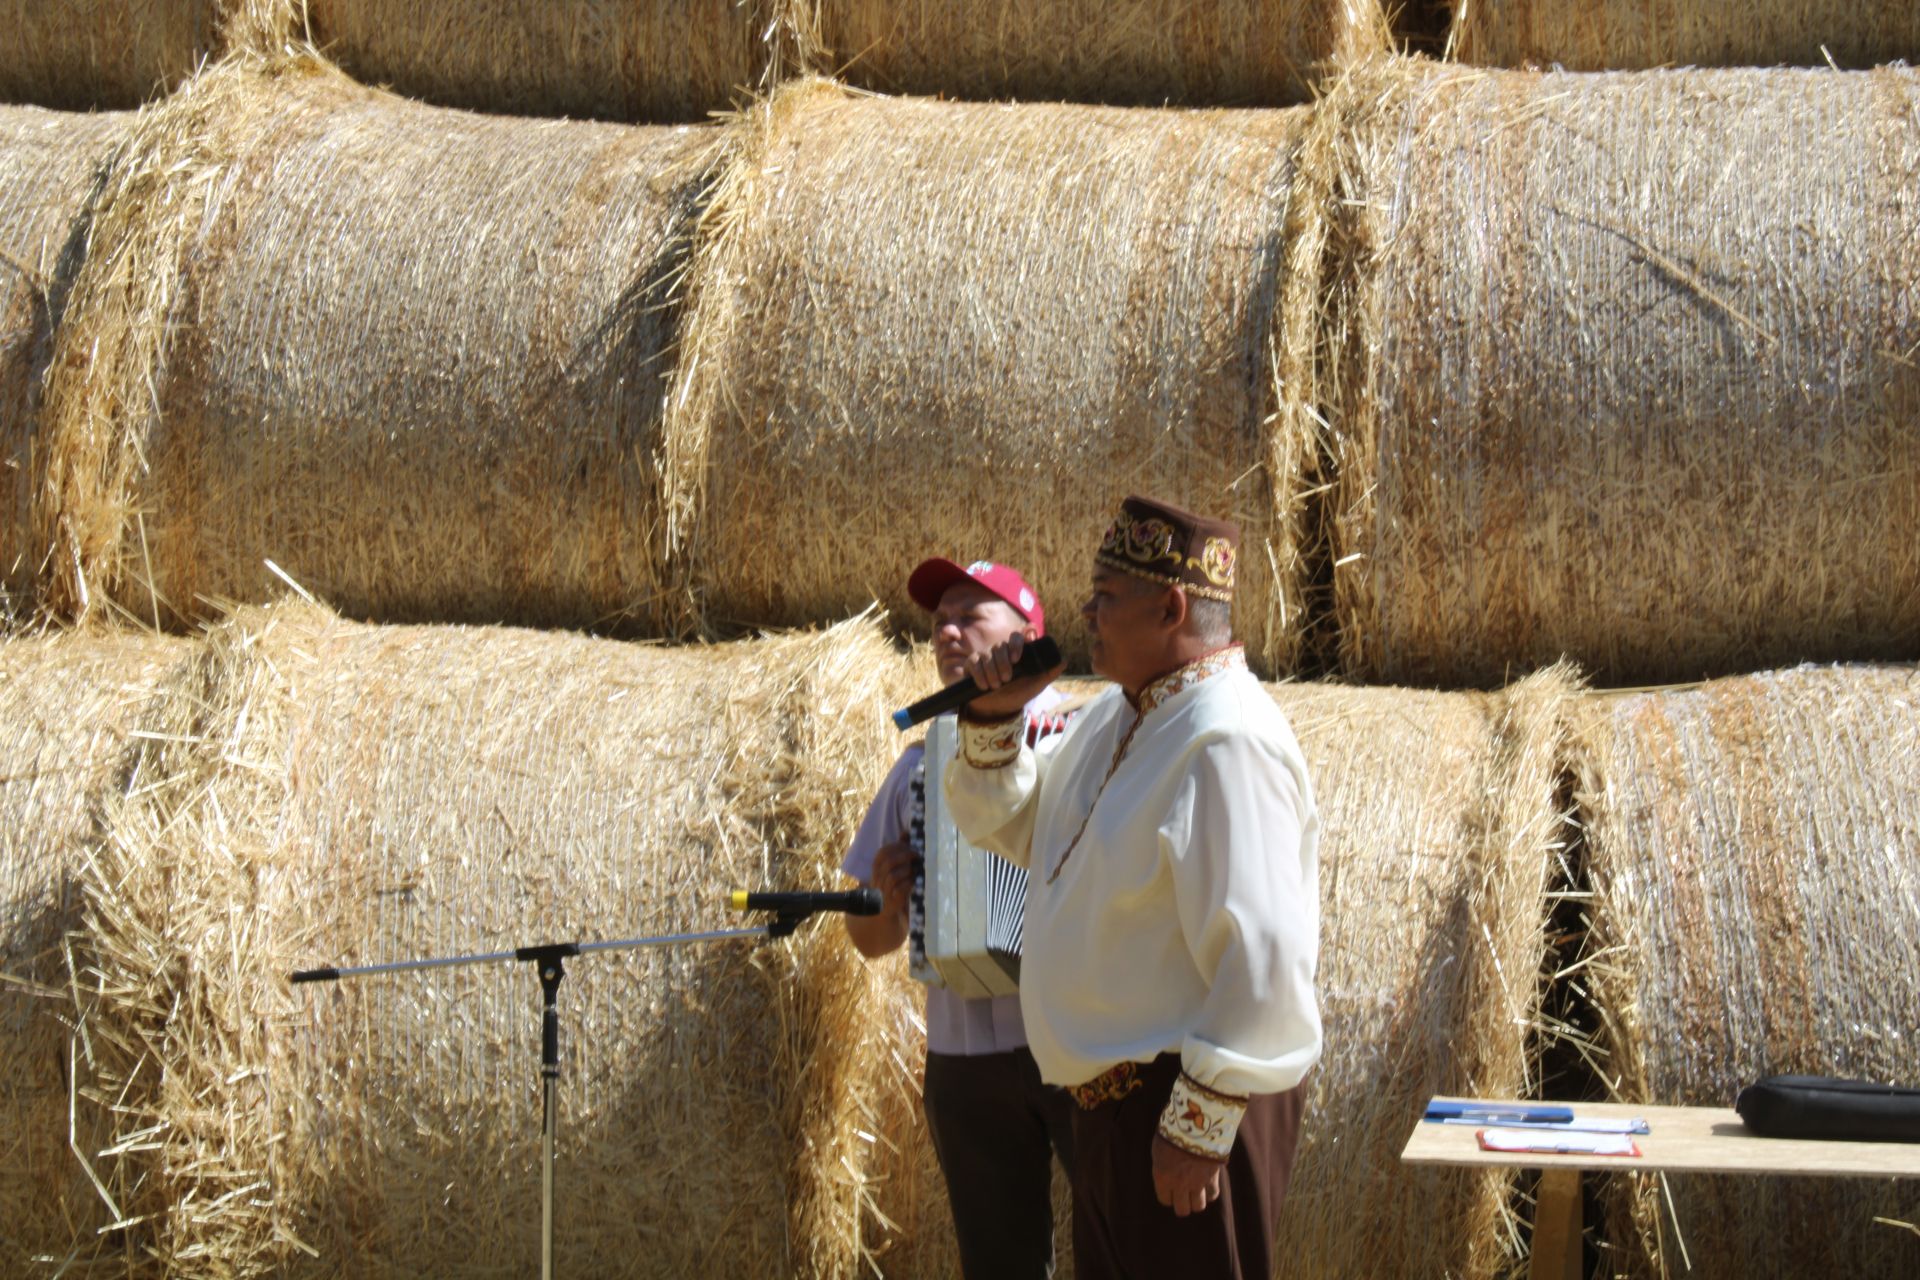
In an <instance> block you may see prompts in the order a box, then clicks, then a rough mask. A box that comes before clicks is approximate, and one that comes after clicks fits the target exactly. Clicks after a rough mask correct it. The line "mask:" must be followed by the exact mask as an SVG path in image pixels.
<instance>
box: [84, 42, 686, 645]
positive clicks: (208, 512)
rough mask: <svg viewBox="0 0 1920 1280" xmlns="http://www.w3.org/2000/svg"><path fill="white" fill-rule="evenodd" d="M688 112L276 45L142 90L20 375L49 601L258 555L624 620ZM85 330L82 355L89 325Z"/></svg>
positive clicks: (157, 608)
mask: <svg viewBox="0 0 1920 1280" xmlns="http://www.w3.org/2000/svg"><path fill="white" fill-rule="evenodd" d="M715 136H716V131H709V130H702V129H695V128H690V127H682V128H659V129H644V128H622V127H617V126H612V125H603V124H578V123H569V122H566V121H530V120H519V119H506V118H496V117H486V116H477V115H470V114H467V113H464V112H457V111H450V110H443V109H438V108H432V107H422V106H419V105H416V104H411V103H407V102H404V101H402V100H400V99H397V98H394V97H392V96H390V95H387V94H384V93H380V92H377V91H375V90H370V89H365V88H362V87H360V86H358V85H355V84H353V83H352V82H351V81H349V80H347V79H346V78H345V77H344V76H342V75H340V74H339V73H338V72H337V71H334V70H332V69H331V68H329V67H327V66H325V65H324V64H322V63H320V62H319V61H317V60H315V59H313V58H310V57H305V56H300V57H294V58H291V59H288V60H284V61H279V62H275V63H266V62H262V61H258V60H251V59H245V60H235V61H233V62H230V63H227V64H223V65H222V66H220V67H218V68H215V69H213V70H210V71H208V72H207V73H205V74H204V75H202V76H200V77H197V78H196V79H195V80H194V81H193V82H192V83H190V84H189V85H187V86H184V87H183V88H182V89H181V90H180V91H179V92H178V93H176V94H175V95H174V96H173V97H172V98H170V99H169V100H168V101H167V102H166V103H164V104H163V105H161V106H160V107H158V108H157V109H154V110H153V111H152V112H151V113H150V114H148V115H146V116H144V117H142V119H141V122H140V124H139V126H138V128H137V130H136V136H135V138H134V141H133V142H132V144H131V145H130V147H129V149H128V153H127V155H126V157H125V159H124V160H123V162H122V163H120V164H119V165H117V166H116V168H115V171H114V172H113V173H112V174H111V175H110V176H109V180H108V186H107V190H106V193H105V195H104V196H103V204H102V209H101V211H100V213H99V215H98V218H97V220H96V223H95V226H94V232H93V256H91V257H90V258H89V262H88V264H87V265H86V266H85V267H83V269H82V270H81V272H80V275H79V278H78V280H77V282H76V284H75V287H74V293H73V300H72V303H71V305H70V307H69V323H68V324H67V325H66V326H65V327H64V328H63V331H62V335H61V338H60V345H58V346H57V347H56V351H55V357H54V370H55V372H54V373H53V375H52V376H51V377H50V379H49V387H48V393H47V394H48V409H47V421H48V428H47V429H48V431H49V432H50V433H51V435H52V441H51V443H50V448H49V452H50V458H49V468H50V470H51V471H52V473H53V479H52V481H51V483H50V488H51V493H52V499H51V502H52V510H51V512H50V513H49V515H48V516H47V517H46V518H47V519H48V520H49V521H50V522H51V523H52V525H53V527H52V529H51V530H50V532H49V536H50V537H51V538H52V539H53V540H54V542H55V543H56V545H58V546H60V547H62V548H67V549H69V552H68V554H66V555H63V556H61V557H59V558H58V559H57V560H56V565H55V568H56V576H55V578H54V580H53V581H52V582H51V583H50V584H49V592H50V599H51V602H52V603H53V605H54V607H55V608H56V609H61V610H67V611H71V612H76V613H77V612H82V611H84V610H85V609H86V608H87V607H89V605H92V606H95V607H97V605H98V602H99V599H100V597H101V596H102V595H103V594H104V595H107V596H110V597H112V598H115V599H116V600H118V601H119V602H120V603H121V604H122V605H123V607H125V608H127V609H129V610H130V611H132V612H133V613H134V614H136V615H137V616H140V617H142V618H158V619H159V620H160V621H161V622H163V623H166V622H169V621H178V620H181V619H191V618H194V617H197V616H201V615H203V614H205V613H206V612H207V605H206V602H207V601H208V600H219V599H226V600H237V601H242V602H245V601H257V600H260V599H263V598H267V597H268V596H270V595H271V594H272V593H273V592H275V591H277V590H279V589H280V583H279V582H278V581H277V580H276V577H275V575H274V574H273V572H272V571H271V570H270V569H269V567H268V566H267V564H266V562H267V561H269V560H271V561H272V562H273V563H274V564H276V565H278V566H279V568H280V569H282V570H284V571H285V572H286V573H287V574H289V575H291V576H292V577H293V578H294V579H296V580H297V581H299V582H301V583H302V584H303V585H304V586H305V587H307V588H308V589H310V590H312V591H316V592H318V593H321V594H324V595H325V596H326V597H328V598H329V599H330V600H332V601H333V602H334V603H335V604H337V605H338V606H339V607H340V608H341V609H342V610H344V611H346V612H348V613H350V614H353V615H356V616H363V617H377V618H380V619H386V620H400V621H414V620H436V621H446V620H451V621H497V620H509V621H517V622H524V623H538V624H553V625H588V624H601V625H608V626H613V627H619V626H622V625H625V626H629V627H631V626H635V625H637V624H636V622H635V619H639V618H644V617H645V616H646V615H647V613H648V611H649V610H650V608H651V607H652V604H651V601H652V598H653V596H654V595H655V593H656V588H655V585H654V580H655V571H654V562H655V558H656V551H655V537H654V531H653V523H654V516H653V511H654V507H655V502H654V494H655V489H656V479H655V469H654V462H653V455H654V453H655V452H656V451H657V448H658V441H657V424H658V420H659V413H660V407H661V399H662V395H663V388H664V360H663V352H664V349H665V347H666V346H667V344H668V342H669V340H670V335H671V332H672V330H673V327H674V315H675V311H674V308H673V306H672V299H671V294H672V290H673V285H674V281H675V279H676V276H677V273H678V272H679V270H680V265H681V261H682V258H683V256H684V254H683V250H684V246H685V233H686V231H687V229H688V228H689V227H690V224H691V217H692V207H693V205H694V202H695V201H696V199H697V198H698V193H699V192H700V190H701V189H702V186H703V179H702V176H701V175H702V172H703V166H704V163H705V160H704V157H705V156H706V154H707V151H708V146H709V144H710V143H711V142H712V141H713V140H714V138H715ZM95 352H97V353H98V354H97V356H95V355H94V354H93V353H95Z"/></svg>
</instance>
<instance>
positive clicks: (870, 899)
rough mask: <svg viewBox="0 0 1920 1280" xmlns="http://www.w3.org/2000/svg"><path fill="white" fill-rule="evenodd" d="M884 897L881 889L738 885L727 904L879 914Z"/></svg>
mask: <svg viewBox="0 0 1920 1280" xmlns="http://www.w3.org/2000/svg"><path fill="white" fill-rule="evenodd" d="M881 901H882V899H881V897H880V891H879V890H878V889H849V890H847V891H846V892H845V893H752V892H749V891H748V890H746V889H735V890H734V891H733V892H732V893H730V894H728V895H727V906H729V907H731V908H732V909H733V910H735V911H782V912H796V911H798V912H807V913H811V912H815V911H844V912H846V913H847V914H848V915H850V916H877V915H879V914H880V904H881Z"/></svg>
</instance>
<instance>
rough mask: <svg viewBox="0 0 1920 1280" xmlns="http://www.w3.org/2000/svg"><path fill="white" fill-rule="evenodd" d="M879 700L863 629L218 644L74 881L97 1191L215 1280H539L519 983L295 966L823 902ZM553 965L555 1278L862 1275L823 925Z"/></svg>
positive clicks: (534, 1060) (856, 1101)
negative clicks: (606, 1272)
mask: <svg viewBox="0 0 1920 1280" xmlns="http://www.w3.org/2000/svg"><path fill="white" fill-rule="evenodd" d="M900 674H901V669H900V666H899V661H898V659H897V658H896V657H895V655H894V654H893V652H892V650H891V649H890V648H889V646H888V645H887V644H886V642H885V641H884V640H883V639H882V638H880V636H879V634H878V632H877V630H876V629H875V628H874V627H873V626H872V625H871V623H870V622H867V621H865V620H862V621H857V622H854V623H849V624H846V625H845V626H843V627H842V628H841V629H838V630H836V631H833V632H828V633H825V634H822V635H814V636H803V637H796V638H788V639H779V640H769V641H757V642H751V643H746V644H742V645H738V646H731V647H727V648H724V649H710V650H662V649H657V648H646V647H640V646H632V645H625V644H620V643H618V642H614V641H608V640H592V639H587V638H582V637H577V636H566V635H554V634H542V633H530V632H515V631H509V630H497V629H477V630H473V629H461V628H445V627H442V628H369V627H362V626H357V625H354V624H348V623H342V622H339V621H338V620H336V619H335V618H333V617H332V616H331V615H329V614H326V613H324V612H323V611H321V610H318V609H315V608H312V607H310V606H295V607H291V608H289V607H275V608H271V609H267V610H257V611H243V612H242V613H241V614H240V615H239V616H238V617H237V618H236V619H235V620H234V621H233V622H231V623H229V624H227V625H225V626H223V627H222V628H220V629H218V630H217V631H215V632H214V633H213V634H212V635H211V636H210V638H209V640H208V642H207V645H206V648H205V652H204V653H203V655H202V657H201V659H200V660H199V661H198V662H197V664H196V665H195V667H194V669H193V670H192V671H191V672H190V673H188V675H187V676H186V678H184V679H183V680H181V681H180V682H179V683H178V685H177V686H176V687H174V688H172V689H171V690H170V692H169V695H168V700H167V701H166V702H165V703H164V704H163V705H162V706H161V708H160V713H159V714H158V715H157V716H156V717H155V722H154V724H153V726H152V732H154V733H155V735H156V736H155V737H154V738H153V739H152V740H151V741H150V749H149V750H148V751H147V752H145V753H144V754H143V756H142V757H141V758H140V759H139V761H138V762H137V776H136V778H135V783H134V785H133V786H132V787H130V796H131V798H130V799H129V801H128V802H127V803H125V804H122V805H120V806H119V807H117V808H116V809H115V810H113V811H111V812H110V813H109V814H108V816H107V822H106V826H107V831H108V835H109V839H108V841H107V845H108V848H107V849H106V850H105V851H104V852H103V853H102V855H101V858H100V861H99V863H98V864H97V865H96V867H95V868H94V871H93V873H92V874H91V875H90V876H89V878H88V881H87V884H86V892H87V898H88V915H87V927H86V939H85V942H86V955H85V956H84V958H83V960H82V964H83V968H84V971H85V972H86V973H88V974H91V975H96V977H97V980H96V981H94V982H93V983H92V984H91V986H92V988H93V989H91V990H89V989H88V987H87V985H86V984H83V987H82V997H83V998H82V1007H83V1010H84V1012H85V1016H84V1018H83V1021H82V1025H83V1027H84V1028H89V1029H92V1033H93V1035H94V1039H95V1042H96V1046H97V1045H98V1044H99V1043H100V1042H101V1041H102V1040H103V1039H106V1038H107V1035H106V1033H108V1032H111V1033H112V1036H111V1041H110V1047H109V1048H108V1049H107V1050H104V1051H99V1053H100V1058H101V1061H100V1065H99V1067H98V1072H97V1076H96V1078H95V1079H94V1080H93V1085H92V1087H93V1088H94V1089H95V1090H97V1091H98V1096H101V1097H104V1098H106V1099H108V1100H109V1101H113V1102H115V1104H116V1105H115V1110H114V1117H115V1119H116V1120H117V1121H118V1122H119V1124H120V1127H121V1131H122V1132H123V1133H126V1132H133V1131H138V1132H139V1133H140V1134H141V1135H142V1137H141V1139H140V1141H139V1142H138V1143H137V1144H136V1143H131V1142H129V1143H128V1144H126V1151H125V1154H124V1155H123V1156H122V1157H121V1158H120V1159H119V1160H117V1161H113V1162H110V1163H109V1166H108V1167H107V1168H105V1169H103V1176H104V1177H106V1178H107V1179H108V1184H109V1186H110V1187H111V1188H112V1189H113V1190H114V1192H115V1194H116V1195H117V1196H122V1197H124V1198H123V1199H122V1201H121V1206H122V1208H123V1209H124V1210H125V1211H126V1212H127V1214H128V1215H129V1217H137V1218H139V1219H140V1221H139V1224H138V1225H137V1226H135V1227H133V1228H130V1229H129V1233H128V1234H129V1241H130V1243H129V1248H133V1249H136V1250H137V1251H139V1252H140V1253H142V1254H144V1255H146V1256H151V1257H153V1258H154V1259H156V1264H157V1265H159V1266H161V1267H162V1268H163V1269H165V1270H167V1271H168V1272H170V1273H171V1272H174V1271H179V1270H186V1271H194V1272H202V1271H205V1272H218V1273H219V1274H224V1275H233V1276H246V1275H260V1274H267V1273H272V1274H292V1275H307V1274H312V1275H336V1274H342V1273H352V1274H364V1273H368V1272H373V1273H379V1274H400V1275H428V1274H435V1275H460V1274H478V1273H481V1272H487V1273H493V1272H499V1271H501V1270H503V1269H505V1270H514V1271H523V1270H526V1269H527V1268H530V1267H532V1266H533V1265H534V1260H535V1258H536V1256H537V1244H538V1238H539V1211H538V1208H537V1206H538V1204H539V1186H540V1178H539V1168H540V1166H539V1164H538V1152H539V1139H538V1133H539V1121H540V1115H541V1111H540V1105H539V1078H538V1065H539V1009H540V994H539V986H538V983H537V980H536V975H535V974H534V972H532V970H531V968H530V967H529V966H526V965H517V964H498V965H487V966H479V967H469V968H456V969H450V970H443V971H437V972H430V973H413V974H405V975H383V976H379V977H372V978H364V979H358V980H352V981H347V982H343V983H341V984H339V985H322V986H303V987H289V985H288V983H287V974H288V972H289V971H290V970H293V969H296V968H302V967H307V966H313V965H321V964H341V965H352V964H364V963H374V962H381V961H390V960H398V959H405V958H413V957H426V956H434V955H448V954H469V953H475V952H482V953H486V952H497V951H501V950H503V949H511V948H512V947H514V946H517V945H524V944H535V943H543V942H558V941H567V940H574V939H583V940H611V939H619V938H629V937H635V936H640V935H655V934H661V933H671V932H680V931H688V930H703V929H713V928H718V927H724V926H726V925H729V924H735V923H739V922H740V921H739V918H737V917H734V918H729V917H727V916H726V914H725V912H724V910H723V905H722V904H723V901H724V892H723V891H724V890H726V889H728V888H732V887H738V886H743V885H745V886H765V885H774V886H779V887H793V888H812V887H822V886H825V885H827V884H829V883H831V882H832V880H833V878H834V868H835V866H836V864H837V859H838V856H839V851H840V850H841V849H842V848H843V847H844V844H845V842H846V840H847V839H848V838H850V835H851V833H852V831H853V829H854V828H855V826H856V825H857V823H858V820H859V817H860V813H861V810H862V805H861V801H862V798H863V797H864V796H865V795H866V794H868V793H869V792H870V791H871V790H872V788H874V787H876V786H877V785H878V784H879V782H880V779H881V777H882V776H883V775H884V772H885V770H886V768H887V766H888V765H889V764H890V763H891V757H892V751H893V750H894V748H895V746H896V744H895V743H894V742H893V741H892V739H893V738H895V737H897V735H896V734H894V733H893V731H892V728H891V726H890V725H888V724H887V723H886V721H885V717H884V715H882V714H881V712H882V710H883V709H884V707H885V706H887V705H892V703H893V700H894V699H896V698H898V697H900V696H901V693H902V689H901V688H900V687H899V686H900V682H899V676H900ZM566 963H567V968H568V976H567V979H566V981H565V983H564V984H563V985H562V986H561V988H560V993H559V994H560V1007H561V1009H562V1043H561V1055H562V1064H563V1065H562V1081H561V1087H560V1098H561V1101H560V1106H561V1116H560V1120H559V1134H560V1170H559V1177H558V1181H557V1188H558V1190H557V1195H558V1201H557V1210H556V1212H557V1216H558V1221H559V1224H560V1225H559V1228H558V1230H557V1232H556V1254H557V1257H556V1261H557V1265H558V1267H559V1269H560V1270H561V1271H563V1272H566V1273H570V1274H586V1273H588V1272H592V1271H597V1270H601V1269H604V1268H605V1267H606V1266H608V1265H609V1264H610V1263H614V1265H617V1266H618V1268H619V1269H620V1271H621V1272H622V1273H623V1274H633V1275H649V1276H690V1275H721V1274H725V1275H787V1274H799V1275H823V1276H824V1275H850V1274H852V1273H853V1272H854V1271H855V1270H856V1269H857V1268H858V1267H860V1266H861V1265H863V1264H862V1262H861V1253H862V1245H861V1240H860V1232H861V1229H862V1228H861V1221H862V1219H863V1217H866V1216H869V1215H868V1213H867V1210H866V1208H865V1203H864V1200H863V1197H864V1196H866V1195H867V1188H866V1186H865V1183H864V1181H863V1176H862V1174H861V1172H860V1167H861V1164H862V1163H863V1162H864V1161H865V1159H866V1144H865V1143H863V1142H861V1141H860V1139H859V1138H858V1136H857V1135H856V1129H859V1128H864V1127H865V1126H864V1122H863V1121H862V1120H861V1118H860V1117H861V1115H862V1108H863V1105H864V1102H863V1100H864V1098H865V1097H866V1096H867V1094H868V1093H869V1092H870V1091H871V1086H869V1085H868V1084H867V1083H866V1081H867V1080H869V1079H871V1078H873V1077H874V1076H876V1075H877V1074H878V1073H877V1071H876V1070H875V1068H874V1067H873V1065H872V1064H871V1063H870V1062H868V1061H866V1060H865V1058H864V1057H863V1055H867V1056H871V1053H877V1052H878V1051H879V1050H880V1048H881V1047H882V1042H881V1038H880V1036H879V1035H878V1033H877V1030H875V1029H874V1028H873V1026H872V1024H871V1020H870V1019H869V1018H868V1017H867V1016H866V1014H865V1008H866V1005H867V1004H869V1003H871V1002H872V1001H873V1000H874V999H875V991H874V988H873V980H872V978H871V975H869V974H868V973H866V971H865V970H864V968H863V966H861V965H859V964H857V963H854V962H852V961H851V960H850V959H849V958H848V955H847V951H846V946H845V942H844V939H843V938H841V937H840V936H839V933H838V929H837V927H836V926H835V923H834V922H833V921H831V920H825V921H814V922H812V923H810V924H808V925H805V926H803V928H802V931H801V932H800V934H798V935H797V936H796V937H795V938H794V939H793V940H792V941H791V942H787V943H781V944H754V943H751V942H746V941H737V940H736V941H727V942H719V943H714V944H711V945H706V946H696V945H686V946H680V947H674V948H666V949H648V950H640V951H626V952H618V953H602V954H594V955H589V956H584V957H580V958H578V959H574V960H569V961H567V962H566ZM243 1188H244V1190H243ZM615 1260H617V1262H615Z"/></svg>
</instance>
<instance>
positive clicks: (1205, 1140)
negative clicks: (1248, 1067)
mask: <svg viewBox="0 0 1920 1280" xmlns="http://www.w3.org/2000/svg"><path fill="white" fill-rule="evenodd" d="M1246 1111H1247V1100H1246V1099H1245V1098H1238V1097H1235V1096H1234V1095H1233V1094H1230V1093H1221V1092H1220V1091H1218V1090H1217V1089H1209V1088H1207V1087H1206V1086H1205V1085H1203V1084H1201V1083H1200V1082H1199V1081H1197V1080H1195V1079H1194V1078H1193V1077H1192V1076H1190V1075H1188V1074H1187V1073H1186V1072H1184V1071H1182V1072H1181V1073H1180V1078H1179V1079H1178V1080H1175V1081H1174V1082H1173V1094H1172V1096H1171V1097H1169V1098H1168V1099H1167V1109H1166V1110H1165V1111H1162V1112H1161V1113H1160V1136H1161V1137H1163V1138H1165V1139H1166V1140H1167V1141H1168V1142H1171V1143H1172V1144H1173V1145H1174V1146H1176V1147H1179V1148H1180V1149H1181V1150H1182V1151H1187V1152H1191V1153H1192V1154H1194V1155H1196V1156H1205V1157H1206V1158H1207V1159H1209V1160H1225V1159H1226V1158H1227V1153H1228V1152H1230V1151H1232V1150H1233V1138H1234V1135H1235V1134H1236V1133H1238V1132H1239V1131H1240V1117H1241V1116H1243V1115H1245V1114H1246Z"/></svg>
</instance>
